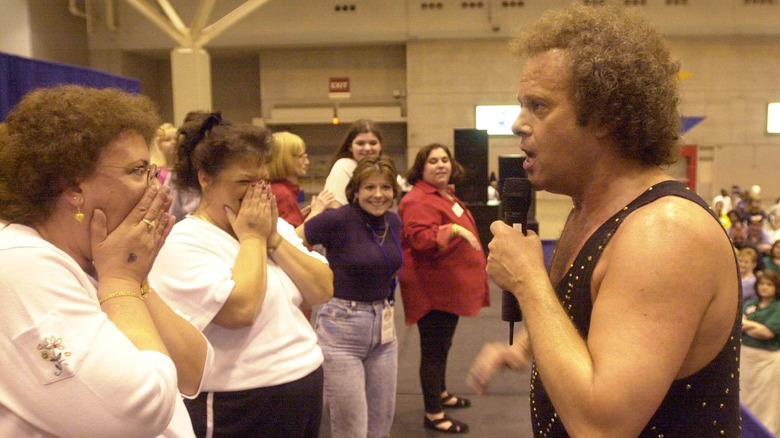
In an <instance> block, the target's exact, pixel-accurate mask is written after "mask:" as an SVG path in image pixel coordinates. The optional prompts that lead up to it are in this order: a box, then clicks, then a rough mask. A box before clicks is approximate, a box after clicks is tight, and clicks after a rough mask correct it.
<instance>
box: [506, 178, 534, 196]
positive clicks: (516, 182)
mask: <svg viewBox="0 0 780 438" xmlns="http://www.w3.org/2000/svg"><path fill="white" fill-rule="evenodd" d="M501 194H502V195H508V196H519V197H523V198H530V197H531V182H530V181H528V179H527V178H517V177H510V178H507V179H505V180H504V185H503V187H502V188H501Z"/></svg>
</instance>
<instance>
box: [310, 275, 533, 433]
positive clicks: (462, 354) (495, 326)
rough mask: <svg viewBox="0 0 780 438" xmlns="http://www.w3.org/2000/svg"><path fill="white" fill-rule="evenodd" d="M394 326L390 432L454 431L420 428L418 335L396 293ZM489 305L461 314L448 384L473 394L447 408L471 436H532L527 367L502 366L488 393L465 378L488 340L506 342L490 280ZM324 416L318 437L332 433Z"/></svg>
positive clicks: (498, 294) (455, 391)
mask: <svg viewBox="0 0 780 438" xmlns="http://www.w3.org/2000/svg"><path fill="white" fill-rule="evenodd" d="M396 295H397V297H398V302H397V305H396V313H395V315H396V329H397V333H398V388H397V395H396V407H395V421H394V423H393V428H392V431H391V433H390V436H391V437H393V438H418V437H443V436H452V435H450V434H442V433H438V432H435V431H430V430H427V429H424V428H423V416H424V409H423V400H422V391H421V389H420V377H419V365H420V341H419V334H418V332H417V326H416V325H415V326H411V327H408V326H406V324H404V312H403V303H401V300H400V294H396ZM490 295H491V303H492V306H491V307H489V308H484V309H482V312H481V313H480V315H479V316H477V317H473V318H460V320H459V322H458V328H457V330H456V331H455V337H454V339H453V345H452V349H451V350H450V355H449V360H448V362H447V387H448V390H449V391H450V392H451V393H453V394H457V395H462V396H465V397H467V398H469V399H470V400H471V403H472V406H471V407H470V408H467V409H454V410H449V411H448V413H449V414H448V415H450V416H451V417H452V418H454V419H456V420H459V421H463V422H465V423H467V424H468V425H469V428H470V431H469V433H468V434H466V435H467V436H472V437H509V436H511V437H520V438H524V437H530V436H532V434H531V420H530V414H529V409H528V381H529V374H530V371H529V370H524V371H521V372H512V371H508V370H507V371H503V372H502V373H500V374H499V375H497V376H496V378H495V379H494V380H493V381H492V382H491V384H490V386H489V394H487V395H483V396H478V395H476V394H475V392H474V390H473V389H471V387H469V386H468V385H467V384H466V375H467V373H468V370H469V367H470V366H471V362H472V360H473V359H474V357H475V356H476V355H477V353H478V352H479V350H480V348H482V344H483V343H485V342H488V341H503V342H508V336H509V325H508V323H505V322H504V321H501V291H500V290H499V289H498V288H497V287H496V286H495V285H494V284H493V283H492V282H491V283H490ZM330 436H331V435H330V431H329V425H328V420H327V418H323V422H322V432H321V433H320V437H322V438H330Z"/></svg>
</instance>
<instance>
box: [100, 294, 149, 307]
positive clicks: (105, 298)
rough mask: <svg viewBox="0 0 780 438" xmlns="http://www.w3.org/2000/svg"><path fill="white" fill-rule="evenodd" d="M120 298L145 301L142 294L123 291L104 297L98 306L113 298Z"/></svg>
mask: <svg viewBox="0 0 780 438" xmlns="http://www.w3.org/2000/svg"><path fill="white" fill-rule="evenodd" d="M119 297H136V298H138V299H139V300H141V301H143V298H141V294H139V293H138V292H128V291H122V292H114V293H112V294H108V295H106V296H104V297H103V298H101V299H100V300H99V301H98V304H103V303H105V302H106V301H108V300H110V299H112V298H119Z"/></svg>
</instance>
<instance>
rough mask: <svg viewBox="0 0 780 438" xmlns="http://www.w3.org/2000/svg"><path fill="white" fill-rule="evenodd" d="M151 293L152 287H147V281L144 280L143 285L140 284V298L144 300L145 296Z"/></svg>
mask: <svg viewBox="0 0 780 438" xmlns="http://www.w3.org/2000/svg"><path fill="white" fill-rule="evenodd" d="M151 291H152V287H151V286H149V281H147V280H144V282H143V283H141V298H142V299H146V294H148V293H149V292H151Z"/></svg>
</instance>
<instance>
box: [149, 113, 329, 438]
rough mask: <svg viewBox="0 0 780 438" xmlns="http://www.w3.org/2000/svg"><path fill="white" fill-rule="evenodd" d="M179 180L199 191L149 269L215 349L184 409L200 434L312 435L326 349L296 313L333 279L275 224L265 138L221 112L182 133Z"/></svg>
mask: <svg viewBox="0 0 780 438" xmlns="http://www.w3.org/2000/svg"><path fill="white" fill-rule="evenodd" d="M180 133H181V135H180V137H179V143H178V144H177V148H178V149H179V150H178V156H179V161H178V162H177V167H176V172H175V176H174V177H175V178H176V179H177V181H176V182H177V184H179V185H180V186H187V187H190V188H192V189H194V190H197V191H199V192H200V195H201V196H200V204H199V205H198V207H197V209H196V210H195V212H194V213H193V214H191V215H189V216H187V217H186V218H184V219H183V220H182V221H181V222H180V223H178V224H177V226H175V227H174V228H173V231H172V232H171V235H170V237H169V239H168V242H167V244H166V245H165V247H164V248H163V250H162V251H161V252H160V256H159V258H158V260H157V262H156V263H155V265H154V267H153V269H152V272H151V274H150V280H151V281H152V284H153V285H155V286H156V287H158V288H159V289H160V291H161V294H164V296H165V297H166V299H168V300H169V301H170V302H172V303H174V305H175V306H176V308H177V310H179V311H181V312H182V313H184V314H186V315H188V317H189V318H190V320H191V321H192V322H193V324H195V325H196V326H197V327H198V328H200V329H201V330H202V331H203V333H204V334H205V335H206V337H207V338H208V339H209V341H210V342H211V343H212V345H213V346H214V350H215V360H214V369H213V371H212V372H211V373H210V374H209V376H208V378H207V379H206V381H205V382H204V384H203V391H204V393H203V394H201V395H200V396H199V397H198V398H196V399H195V400H192V401H190V402H188V403H187V408H188V410H189V413H190V417H191V418H192V422H193V425H194V427H195V432H196V434H197V435H198V436H207V435H208V436H212V434H213V436H268V437H312V436H317V435H318V433H319V425H320V417H321V412H322V378H323V377H322V376H323V373H322V366H321V365H322V361H323V357H322V351H321V350H320V348H319V346H317V338H316V335H315V334H314V331H313V330H312V328H311V326H310V325H309V322H308V321H307V320H306V318H305V317H304V316H303V313H301V311H300V309H299V306H300V305H301V304H303V303H304V302H305V303H307V304H310V305H311V304H321V303H324V302H326V301H327V300H328V299H329V298H330V297H331V296H332V291H333V286H332V281H333V274H332V273H331V271H330V269H329V268H328V265H327V262H326V261H325V259H324V258H322V257H321V256H319V254H316V253H311V252H309V251H308V250H307V249H306V247H304V246H303V242H302V241H301V239H300V238H298V236H297V235H296V234H295V230H294V229H293V227H292V226H291V225H290V224H288V223H287V222H285V221H284V220H283V219H279V218H278V217H277V207H276V201H275V198H274V196H273V195H272V193H271V189H270V187H269V186H268V184H267V183H266V182H265V180H266V179H267V177H268V172H267V169H266V163H267V158H268V154H269V149H270V142H271V134H270V132H268V131H267V130H266V129H264V128H258V127H255V126H251V125H228V124H225V123H223V122H222V120H221V117H220V116H219V114H204V115H201V116H194V117H193V118H192V119H191V120H190V121H188V122H185V123H184V124H183V125H182V126H181V128H180Z"/></svg>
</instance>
